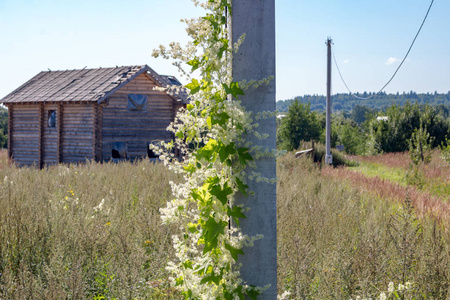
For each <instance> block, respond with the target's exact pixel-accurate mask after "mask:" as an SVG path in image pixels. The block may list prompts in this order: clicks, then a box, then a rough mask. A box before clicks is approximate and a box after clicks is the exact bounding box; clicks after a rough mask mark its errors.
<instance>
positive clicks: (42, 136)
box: [38, 102, 45, 169]
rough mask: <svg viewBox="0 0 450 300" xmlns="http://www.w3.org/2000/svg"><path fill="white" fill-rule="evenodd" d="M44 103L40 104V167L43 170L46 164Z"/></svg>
mask: <svg viewBox="0 0 450 300" xmlns="http://www.w3.org/2000/svg"><path fill="white" fill-rule="evenodd" d="M44 124H45V116H44V103H42V102H41V103H39V127H38V128H39V139H38V140H39V143H38V166H39V169H42V167H43V162H44V157H43V156H44Z"/></svg>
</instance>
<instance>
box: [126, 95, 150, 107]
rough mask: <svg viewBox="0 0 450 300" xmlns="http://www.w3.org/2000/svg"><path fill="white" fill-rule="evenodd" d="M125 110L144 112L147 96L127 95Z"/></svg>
mask: <svg viewBox="0 0 450 300" xmlns="http://www.w3.org/2000/svg"><path fill="white" fill-rule="evenodd" d="M127 109H128V111H146V110H147V95H140V94H129V95H128V105H127Z"/></svg>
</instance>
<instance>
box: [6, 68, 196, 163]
mask: <svg viewBox="0 0 450 300" xmlns="http://www.w3.org/2000/svg"><path fill="white" fill-rule="evenodd" d="M170 85H181V84H180V83H179V81H178V80H177V79H176V78H175V77H172V76H164V75H158V74H157V73H156V72H155V71H154V70H152V69H151V68H150V67H149V66H147V65H144V66H127V67H116V68H98V69H82V70H67V71H44V72H41V73H39V74H37V75H36V76H35V77H33V78H32V79H30V80H29V81H27V82H25V83H24V84H23V85H22V86H20V87H19V88H17V89H16V90H14V91H13V92H12V93H10V94H9V95H7V96H6V97H5V98H3V99H1V100H0V103H2V104H3V105H5V106H6V107H7V108H8V117H9V120H8V121H9V133H8V154H9V157H10V158H12V159H13V160H14V161H15V162H16V163H17V164H18V165H21V166H22V165H27V166H31V165H36V166H38V167H41V168H42V167H43V166H44V165H52V164H59V163H80V162H85V161H86V160H94V161H110V160H121V159H127V160H134V159H136V158H141V157H147V156H150V157H151V156H152V155H153V154H152V152H151V151H150V150H149V147H148V144H149V143H152V142H155V141H158V140H170V139H172V134H171V133H170V132H169V131H167V130H166V128H167V126H168V125H169V124H170V122H172V121H173V119H174V117H175V114H176V111H177V110H178V109H179V108H180V107H182V106H184V105H185V104H186V103H187V96H186V94H185V93H184V92H179V93H177V94H175V95H170V94H169V93H165V92H161V91H158V90H155V89H154V88H155V87H167V86H170Z"/></svg>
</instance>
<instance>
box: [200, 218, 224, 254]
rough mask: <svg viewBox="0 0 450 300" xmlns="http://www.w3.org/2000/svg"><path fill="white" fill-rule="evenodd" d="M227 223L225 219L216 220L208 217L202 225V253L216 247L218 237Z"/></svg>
mask: <svg viewBox="0 0 450 300" xmlns="http://www.w3.org/2000/svg"><path fill="white" fill-rule="evenodd" d="M226 226H228V223H227V222H225V221H219V222H216V220H214V218H213V217H211V216H210V217H209V219H208V221H206V223H205V224H204V225H203V226H202V227H203V236H204V238H205V247H204V248H203V254H205V253H207V252H209V251H211V250H212V249H214V248H217V244H218V242H219V241H218V237H219V235H221V234H224V230H225V227H226Z"/></svg>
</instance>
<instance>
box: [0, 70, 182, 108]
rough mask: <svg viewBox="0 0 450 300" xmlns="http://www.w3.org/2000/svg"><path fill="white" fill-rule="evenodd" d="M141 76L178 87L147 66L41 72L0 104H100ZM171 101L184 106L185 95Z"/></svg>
mask: <svg viewBox="0 0 450 300" xmlns="http://www.w3.org/2000/svg"><path fill="white" fill-rule="evenodd" d="M144 72H146V73H147V75H148V76H150V77H151V78H152V79H153V80H154V81H155V83H156V84H157V85H159V86H162V87H165V86H170V85H174V84H175V85H177V84H176V82H178V83H179V81H178V80H176V78H175V79H174V77H173V76H160V75H159V74H158V73H156V72H155V71H154V70H153V69H152V68H150V67H149V66H147V65H143V66H125V67H115V68H98V69H81V70H67V71H43V72H40V73H39V74H37V75H36V76H34V77H33V78H31V79H30V80H28V81H27V82H25V83H24V84H23V85H21V86H20V87H18V88H17V89H15V90H14V91H13V92H11V93H10V94H9V95H7V96H6V97H4V98H3V99H1V100H0V103H5V104H7V103H25V102H79V101H83V102H93V101H96V102H98V103H100V102H102V101H103V100H105V99H106V98H108V97H109V96H110V95H112V94H113V93H114V92H115V91H117V90H118V89H120V88H121V87H122V86H124V85H125V84H127V83H128V82H129V81H131V80H132V79H134V78H135V77H136V76H138V75H140V74H142V73H144ZM180 85H181V84H180ZM173 97H174V99H176V100H180V101H181V102H182V103H186V102H187V93H185V92H182V93H178V94H176V95H175V96H173Z"/></svg>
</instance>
